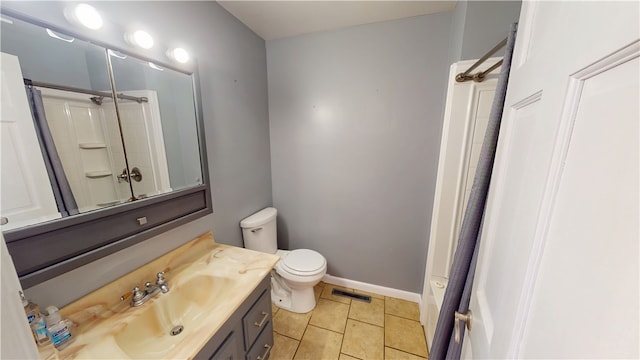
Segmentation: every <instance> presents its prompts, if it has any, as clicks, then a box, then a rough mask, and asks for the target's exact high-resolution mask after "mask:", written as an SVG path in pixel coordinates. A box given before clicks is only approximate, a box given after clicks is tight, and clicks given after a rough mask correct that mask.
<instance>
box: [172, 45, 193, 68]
mask: <svg viewBox="0 0 640 360" xmlns="http://www.w3.org/2000/svg"><path fill="white" fill-rule="evenodd" d="M167 56H169V57H170V58H171V59H173V60H175V61H177V62H179V63H181V64H186V63H187V62H189V59H190V56H189V53H188V52H187V50H185V49H183V48H175V49H171V50H169V51H167Z"/></svg>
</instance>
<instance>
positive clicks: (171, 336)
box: [41, 232, 278, 360]
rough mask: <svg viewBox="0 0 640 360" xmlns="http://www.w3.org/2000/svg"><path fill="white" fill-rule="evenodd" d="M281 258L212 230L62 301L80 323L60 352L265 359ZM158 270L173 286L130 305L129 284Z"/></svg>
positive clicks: (139, 283)
mask: <svg viewBox="0 0 640 360" xmlns="http://www.w3.org/2000/svg"><path fill="white" fill-rule="evenodd" d="M277 261H278V257H277V256H275V255H271V254H265V253H259V252H256V251H252V250H247V249H243V248H237V247H233V246H227V245H222V244H217V243H215V241H214V240H213V235H212V234H211V233H210V232H209V233H207V234H204V235H202V236H200V237H199V238H197V239H194V240H193V241H191V242H189V243H187V244H185V245H183V246H181V247H179V248H177V249H175V250H173V251H171V252H169V253H167V254H165V255H163V256H161V257H159V258H158V259H156V260H154V261H152V262H150V263H148V264H146V265H144V266H142V267H140V268H138V269H136V270H134V271H133V272H131V273H129V274H127V275H125V276H123V277H121V278H120V279H117V280H115V281H114V282H112V283H110V284H107V285H105V286H104V287H102V288H100V289H98V290H96V291H94V292H92V293H90V294H88V295H86V296H85V297H83V298H81V299H79V300H77V301H75V302H74V303H72V304H69V305H67V306H65V307H63V308H62V309H61V310H60V311H61V314H62V316H63V317H65V318H68V319H70V320H71V321H72V322H73V323H74V324H75V326H74V329H73V330H74V335H75V337H76V340H75V342H74V343H72V344H71V345H70V346H69V347H67V348H65V349H63V350H61V351H59V352H57V354H55V355H56V356H57V358H58V359H95V358H118V359H137V358H145V359H245V358H246V359H256V360H257V359H267V358H268V357H269V353H270V350H271V347H272V346H273V330H272V329H273V327H272V317H271V293H270V276H269V275H270V271H271V269H272V268H273V266H274V265H275V264H276V262H277ZM160 271H163V272H164V273H165V278H166V283H167V284H168V288H169V291H168V292H166V293H162V292H155V293H154V295H153V296H150V297H149V299H148V300H146V301H145V302H144V303H143V304H141V305H139V306H132V302H131V299H132V297H131V296H130V294H131V293H132V289H134V288H135V287H138V288H139V289H143V288H144V286H147V287H149V284H146V285H143V284H144V283H145V282H151V281H152V280H153V279H156V273H158V272H160ZM151 287H153V285H151ZM140 291H143V290H140ZM143 292H144V291H143ZM121 296H122V297H123V298H124V300H121ZM54 351H55V350H53V348H52V347H47V348H43V349H42V350H41V356H42V358H43V359H47V358H54V357H53V355H54Z"/></svg>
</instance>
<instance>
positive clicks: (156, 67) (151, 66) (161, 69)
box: [149, 62, 164, 71]
mask: <svg viewBox="0 0 640 360" xmlns="http://www.w3.org/2000/svg"><path fill="white" fill-rule="evenodd" d="M149 67H150V68H152V69H156V70H159V71H164V69H163V68H161V67H160V66H158V65H156V64H154V63H152V62H149Z"/></svg>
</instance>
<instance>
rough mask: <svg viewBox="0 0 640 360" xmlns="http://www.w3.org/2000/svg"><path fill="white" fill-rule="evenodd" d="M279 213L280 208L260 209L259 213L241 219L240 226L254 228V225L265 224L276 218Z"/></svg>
mask: <svg viewBox="0 0 640 360" xmlns="http://www.w3.org/2000/svg"><path fill="white" fill-rule="evenodd" d="M277 214H278V210H276V208H272V207H268V208H264V209H262V210H260V211H258V212H257V213H255V214H253V215H251V216H249V217H247V218H245V219H244V220H242V221H240V227H241V228H245V229H246V228H252V227H256V226H260V225H264V224H266V223H268V222H269V221H271V220H273V219H275V218H276V215H277Z"/></svg>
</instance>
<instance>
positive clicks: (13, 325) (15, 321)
mask: <svg viewBox="0 0 640 360" xmlns="http://www.w3.org/2000/svg"><path fill="white" fill-rule="evenodd" d="M0 272H1V274H2V275H0V293H2V301H1V302H0V334H2V337H1V338H0V359H39V358H40V356H39V354H38V349H37V348H36V344H35V342H34V340H33V336H32V335H31V329H30V328H29V323H28V322H27V317H26V315H25V313H24V307H23V306H22V301H20V295H19V293H18V292H19V291H22V287H21V286H20V281H19V280H18V275H17V274H16V268H15V267H14V265H13V260H12V259H11V255H9V250H8V249H7V245H6V244H5V243H4V237H3V236H2V233H1V232H0Z"/></svg>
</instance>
